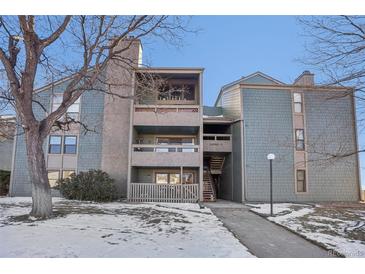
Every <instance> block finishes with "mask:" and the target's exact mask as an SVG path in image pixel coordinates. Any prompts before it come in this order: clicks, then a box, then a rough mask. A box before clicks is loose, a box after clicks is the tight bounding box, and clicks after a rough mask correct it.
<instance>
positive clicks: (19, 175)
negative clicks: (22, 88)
mask: <svg viewBox="0 0 365 274" xmlns="http://www.w3.org/2000/svg"><path fill="white" fill-rule="evenodd" d="M49 98H50V91H42V92H39V93H37V94H36V95H35V96H34V99H35V100H37V101H38V102H39V103H40V104H42V105H43V106H44V107H45V108H46V110H47V111H49V108H50V101H49ZM33 109H34V115H35V117H36V119H42V118H44V117H45V112H44V110H43V109H42V107H40V105H39V104H37V103H33ZM17 124H21V123H20V121H19V118H18V123H17ZM15 142H16V144H15V152H14V157H15V159H14V167H13V171H12V174H11V186H10V195H11V196H30V195H31V192H32V188H31V183H30V177H29V174H28V163H27V150H26V147H25V136H24V134H23V129H22V128H21V127H19V126H18V127H17V136H16V139H15ZM43 149H44V151H46V149H47V143H46V141H45V142H44V144H43Z"/></svg>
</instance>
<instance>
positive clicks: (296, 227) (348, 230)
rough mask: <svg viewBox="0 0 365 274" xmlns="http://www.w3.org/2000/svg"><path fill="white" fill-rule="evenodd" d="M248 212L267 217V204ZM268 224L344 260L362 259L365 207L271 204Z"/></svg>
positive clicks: (364, 235) (253, 207) (363, 252)
mask: <svg viewBox="0 0 365 274" xmlns="http://www.w3.org/2000/svg"><path fill="white" fill-rule="evenodd" d="M248 206H250V207H252V208H251V211H254V212H257V213H259V214H262V215H265V216H269V214H270V204H248ZM267 218H268V219H269V220H270V221H272V222H275V223H278V224H280V225H283V226H285V227H287V228H288V229H290V230H292V231H295V232H297V233H298V234H300V235H302V236H304V237H305V238H307V239H310V240H313V241H315V242H317V243H319V244H321V245H323V246H325V247H326V248H327V249H329V250H332V251H334V253H339V254H340V255H343V256H345V257H365V205H361V204H320V205H304V204H291V203H278V204H274V216H273V217H267Z"/></svg>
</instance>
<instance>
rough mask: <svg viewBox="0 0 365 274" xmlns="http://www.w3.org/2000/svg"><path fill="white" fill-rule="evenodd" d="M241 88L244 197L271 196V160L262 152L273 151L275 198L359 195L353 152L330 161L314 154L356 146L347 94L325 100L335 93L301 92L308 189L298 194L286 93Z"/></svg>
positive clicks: (300, 199) (353, 198)
mask: <svg viewBox="0 0 365 274" xmlns="http://www.w3.org/2000/svg"><path fill="white" fill-rule="evenodd" d="M242 92H243V118H244V121H245V137H246V160H247V164H246V167H245V168H246V170H245V171H246V179H247V181H246V184H247V186H246V198H247V201H268V200H269V162H268V160H266V156H267V154H268V153H271V152H272V153H274V154H275V155H276V159H275V160H274V163H273V176H274V179H273V180H274V193H273V196H274V200H275V201H277V202H279V201H283V202H286V201H288V202H289V201H291V202H292V201H297V202H317V201H357V200H358V199H359V190H358V189H359V188H358V178H357V172H358V171H357V157H356V155H354V156H351V157H348V158H346V159H342V160H338V161H335V162H331V163H330V162H328V161H318V158H316V157H319V156H318V152H320V153H323V152H324V153H334V152H338V149H339V148H341V151H342V152H345V151H350V152H351V151H354V150H355V149H356V144H355V136H354V127H353V113H352V99H351V98H350V97H349V96H348V97H344V98H340V99H332V100H328V98H329V97H333V95H334V94H338V93H333V92H330V93H326V92H323V91H319V92H314V91H307V92H305V95H304V104H305V116H306V132H305V134H306V142H307V144H308V146H307V150H308V151H309V152H308V163H307V182H308V192H307V193H296V192H295V170H294V150H293V146H294V144H293V132H294V130H293V121H292V119H293V118H292V117H293V116H292V106H291V95H290V92H289V91H285V90H253V89H244V90H243V91H242ZM310 152H312V153H310ZM313 152H316V153H313ZM320 157H323V156H320ZM322 159H323V158H322Z"/></svg>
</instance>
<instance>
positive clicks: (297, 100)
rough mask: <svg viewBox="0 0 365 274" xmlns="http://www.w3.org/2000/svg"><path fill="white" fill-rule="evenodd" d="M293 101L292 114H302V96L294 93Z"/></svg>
mask: <svg viewBox="0 0 365 274" xmlns="http://www.w3.org/2000/svg"><path fill="white" fill-rule="evenodd" d="M293 99H294V112H296V113H302V112H303V95H302V94H301V93H297V92H295V93H294V94H293Z"/></svg>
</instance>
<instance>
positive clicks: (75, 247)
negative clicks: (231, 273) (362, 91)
mask: <svg viewBox="0 0 365 274" xmlns="http://www.w3.org/2000/svg"><path fill="white" fill-rule="evenodd" d="M53 202H54V205H55V212H60V213H62V212H63V211H62V210H64V211H65V212H63V213H64V215H62V214H61V215H59V216H58V217H55V218H52V219H49V220H37V221H34V220H31V219H29V218H28V219H26V220H25V221H24V220H23V219H21V220H19V219H17V218H19V217H22V216H21V215H25V214H27V213H29V211H30V208H31V199H30V198H19V197H17V198H0V242H1V248H0V257H122V258H125V257H130V258H131V257H163V258H164V257H254V256H253V255H252V254H251V253H249V252H248V250H247V248H246V247H245V246H243V245H242V244H241V243H240V242H239V241H238V240H237V238H235V237H234V235H233V234H232V233H231V232H229V231H228V230H227V229H226V228H225V227H224V226H223V224H222V223H221V221H220V220H219V219H218V218H217V217H216V216H215V215H214V214H213V213H212V212H211V210H210V209H209V208H204V209H200V207H199V205H197V204H168V203H161V204H126V203H119V202H114V203H105V204H100V203H91V202H81V201H68V200H64V199H61V198H56V199H53ZM14 218H15V219H14Z"/></svg>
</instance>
